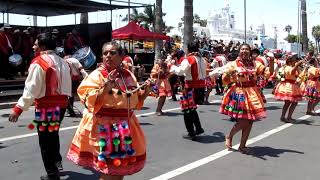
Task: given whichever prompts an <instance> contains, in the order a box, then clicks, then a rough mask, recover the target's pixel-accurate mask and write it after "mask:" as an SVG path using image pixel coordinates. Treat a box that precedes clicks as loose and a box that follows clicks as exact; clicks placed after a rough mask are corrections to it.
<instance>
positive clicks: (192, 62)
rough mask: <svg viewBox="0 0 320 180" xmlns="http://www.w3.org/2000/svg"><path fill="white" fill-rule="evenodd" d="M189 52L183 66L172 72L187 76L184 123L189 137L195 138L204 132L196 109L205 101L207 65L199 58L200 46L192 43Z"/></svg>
mask: <svg viewBox="0 0 320 180" xmlns="http://www.w3.org/2000/svg"><path fill="white" fill-rule="evenodd" d="M188 52H189V54H188V56H187V57H186V58H185V59H184V60H182V62H181V65H180V66H176V65H172V66H171V69H170V72H172V73H175V74H177V75H178V76H182V75H184V76H185V85H184V90H183V95H182V97H181V100H180V104H181V106H182V107H181V108H182V111H183V112H184V123H185V126H186V129H187V131H188V135H187V137H190V138H194V137H195V136H196V135H199V134H202V133H203V132H204V130H203V128H202V127H201V123H200V119H199V116H198V113H197V110H196V109H197V104H202V103H203V101H204V90H205V86H206V85H205V76H206V64H205V61H204V59H202V58H201V56H199V53H198V52H199V44H197V43H195V42H193V43H190V44H189V45H188ZM194 127H195V129H194Z"/></svg>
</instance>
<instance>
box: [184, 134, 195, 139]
mask: <svg viewBox="0 0 320 180" xmlns="http://www.w3.org/2000/svg"><path fill="white" fill-rule="evenodd" d="M182 137H183V138H184V139H191V140H193V139H194V138H195V137H196V134H195V133H188V134H184V135H183V136H182Z"/></svg>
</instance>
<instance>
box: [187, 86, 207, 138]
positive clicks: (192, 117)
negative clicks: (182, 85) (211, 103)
mask: <svg viewBox="0 0 320 180" xmlns="http://www.w3.org/2000/svg"><path fill="white" fill-rule="evenodd" d="M190 90H192V89H185V93H187V92H189V91H190ZM202 90H203V98H204V88H203V89H193V98H194V99H195V97H196V100H198V101H199V99H198V98H201V95H200V96H199V94H197V93H199V92H202ZM202 102H203V101H202ZM195 103H196V101H195ZM183 119H184V124H185V126H186V128H187V131H188V133H189V135H190V136H194V135H195V134H196V133H197V132H200V131H202V130H203V129H202V127H201V123H200V119H199V115H198V112H197V110H196V109H192V110H188V111H185V112H184V114H183Z"/></svg>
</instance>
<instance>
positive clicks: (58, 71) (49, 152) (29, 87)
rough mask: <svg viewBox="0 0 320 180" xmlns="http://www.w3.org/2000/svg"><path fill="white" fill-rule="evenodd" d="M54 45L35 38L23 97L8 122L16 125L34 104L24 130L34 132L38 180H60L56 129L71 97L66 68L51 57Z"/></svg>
mask: <svg viewBox="0 0 320 180" xmlns="http://www.w3.org/2000/svg"><path fill="white" fill-rule="evenodd" d="M55 48H56V42H55V41H54V40H53V39H52V37H51V35H50V34H49V33H43V34H39V35H38V37H37V40H36V42H35V44H34V46H33V49H34V51H35V53H36V54H39V55H38V56H37V57H35V58H34V59H33V60H32V62H31V64H30V67H29V73H28V77H27V79H26V81H25V88H24V91H23V95H22V96H21V97H20V99H19V100H18V103H17V104H16V105H15V107H14V108H13V110H12V112H11V114H10V116H9V121H10V122H17V121H18V118H19V116H20V115H21V113H22V112H23V111H27V110H28V109H29V107H30V106H31V105H32V104H33V103H35V120H34V121H33V123H32V124H30V125H29V126H28V127H29V128H30V129H33V128H35V127H36V128H37V131H38V136H39V145H40V149H41V155H42V160H43V163H44V167H45V170H46V172H47V175H44V176H41V177H40V179H41V180H60V176H59V170H61V169H62V164H61V161H62V157H61V154H60V142H59V127H60V124H61V121H62V120H63V117H64V113H65V111H66V107H67V105H68V97H69V96H71V75H70V74H71V73H70V68H69V65H68V64H67V63H66V62H65V61H64V60H63V59H62V58H61V57H59V56H58V55H56V54H55V52H54V49H55Z"/></svg>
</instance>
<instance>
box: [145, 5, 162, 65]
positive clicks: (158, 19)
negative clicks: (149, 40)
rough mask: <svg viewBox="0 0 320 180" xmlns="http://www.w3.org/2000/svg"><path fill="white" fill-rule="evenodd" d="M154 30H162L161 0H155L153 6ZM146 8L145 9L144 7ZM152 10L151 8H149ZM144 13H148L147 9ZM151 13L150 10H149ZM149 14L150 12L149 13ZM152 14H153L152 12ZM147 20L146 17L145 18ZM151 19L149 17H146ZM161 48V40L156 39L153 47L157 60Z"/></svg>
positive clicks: (159, 31)
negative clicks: (154, 5)
mask: <svg viewBox="0 0 320 180" xmlns="http://www.w3.org/2000/svg"><path fill="white" fill-rule="evenodd" d="M155 8H156V9H155V20H156V23H155V29H154V30H155V32H158V33H161V32H162V29H163V27H162V25H163V20H162V0H156V7H155ZM145 10H147V9H145ZM151 11H152V9H151ZM145 13H146V14H147V13H150V12H148V11H145ZM151 13H152V12H151ZM149 15H150V14H149ZM152 15H154V14H153V13H152ZM146 20H147V19H146ZM148 20H151V19H148ZM161 49H162V42H161V41H159V40H158V41H156V47H155V59H156V60H158V59H159V58H160V50H161Z"/></svg>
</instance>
